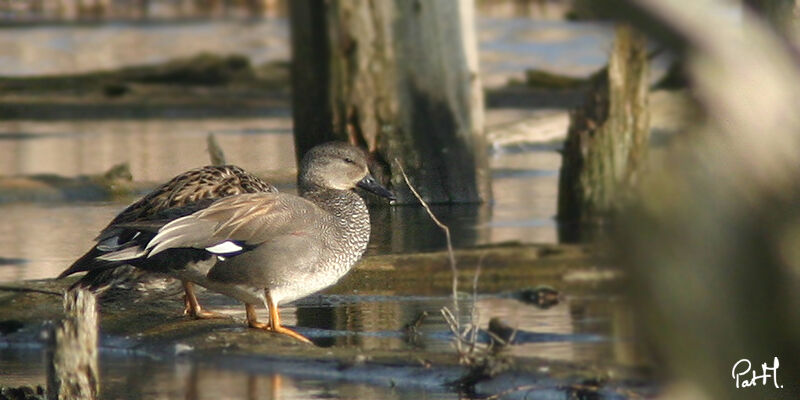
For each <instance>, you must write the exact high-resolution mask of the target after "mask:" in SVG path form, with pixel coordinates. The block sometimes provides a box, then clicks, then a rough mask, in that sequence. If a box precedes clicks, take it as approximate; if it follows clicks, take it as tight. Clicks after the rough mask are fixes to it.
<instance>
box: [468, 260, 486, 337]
mask: <svg viewBox="0 0 800 400" xmlns="http://www.w3.org/2000/svg"><path fill="white" fill-rule="evenodd" d="M485 257H486V253H483V254H481V257H480V258H479V259H478V265H477V266H475V276H473V277H472V312H471V313H470V314H471V318H470V320H471V321H470V324H471V325H472V331H471V332H472V335H470V338H469V346H470V352H474V351H475V344H476V343H477V342H478V328H479V327H480V326H481V324H480V318H479V316H478V307H477V306H476V303H477V302H478V277H480V276H481V265H483V259H484V258H485Z"/></svg>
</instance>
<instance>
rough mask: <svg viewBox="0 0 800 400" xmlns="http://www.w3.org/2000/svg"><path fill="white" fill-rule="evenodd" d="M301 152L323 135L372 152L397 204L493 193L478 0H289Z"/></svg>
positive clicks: (477, 198)
mask: <svg viewBox="0 0 800 400" xmlns="http://www.w3.org/2000/svg"><path fill="white" fill-rule="evenodd" d="M289 10H290V15H291V25H292V26H291V33H292V52H293V61H292V88H293V92H294V93H295V94H296V95H295V96H293V103H292V110H293V114H294V132H295V148H296V151H297V155H298V159H300V157H302V155H303V154H304V153H305V152H306V151H307V150H308V149H310V148H311V147H313V146H314V145H317V144H319V143H322V142H325V141H329V140H347V141H350V142H352V143H358V144H363V145H365V147H367V148H368V149H369V151H370V152H371V153H373V154H375V156H376V157H375V165H374V167H379V168H374V169H375V170H374V171H373V173H376V174H377V175H378V178H379V179H380V178H381V176H385V177H387V178H388V180H389V181H391V185H392V187H393V189H394V190H395V194H396V195H397V201H398V202H399V203H416V199H415V198H414V196H413V194H412V193H411V191H409V190H408V189H407V188H406V186H405V184H404V183H403V177H402V174H401V173H400V170H399V168H397V166H396V165H394V164H393V163H391V161H392V160H394V159H399V160H400V161H401V162H402V163H403V166H404V168H405V170H406V172H407V173H408V176H409V177H410V178H411V180H412V181H413V182H414V184H415V185H416V187H417V189H418V190H419V192H420V194H421V195H422V197H423V198H424V199H425V201H427V202H428V203H476V202H479V201H482V200H489V198H490V196H491V191H490V190H489V189H490V188H489V181H490V176H489V170H488V158H487V153H486V143H485V138H484V127H483V125H484V118H483V91H482V89H481V84H480V77H479V74H478V53H477V35H476V33H475V27H474V25H475V22H474V2H473V1H456V0H443V1H431V2H419V1H413V2H412V1H402V0H395V1H382V2H364V1H351V0H341V1H319V0H304V1H299V0H298V1H292V2H290V3H289Z"/></svg>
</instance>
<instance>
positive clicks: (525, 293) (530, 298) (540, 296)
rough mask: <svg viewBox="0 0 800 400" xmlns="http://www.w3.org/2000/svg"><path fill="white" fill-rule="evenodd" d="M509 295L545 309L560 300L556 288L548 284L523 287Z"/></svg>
mask: <svg viewBox="0 0 800 400" xmlns="http://www.w3.org/2000/svg"><path fill="white" fill-rule="evenodd" d="M511 297H513V298H515V299H517V300H519V301H521V302H523V303H526V304H532V305H534V306H536V307H539V308H542V309H547V308H550V307H552V306H554V305H556V304H558V303H559V302H560V301H561V297H560V294H559V292H558V290H556V289H554V288H552V287H550V286H536V287H533V288H525V289H522V290H519V291H516V292H514V293H512V294H511Z"/></svg>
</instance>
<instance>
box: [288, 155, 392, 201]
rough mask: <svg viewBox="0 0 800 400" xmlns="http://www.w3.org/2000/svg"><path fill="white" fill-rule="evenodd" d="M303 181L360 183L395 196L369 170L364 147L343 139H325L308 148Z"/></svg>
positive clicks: (341, 185) (337, 185) (338, 185)
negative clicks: (334, 140) (345, 141)
mask: <svg viewBox="0 0 800 400" xmlns="http://www.w3.org/2000/svg"><path fill="white" fill-rule="evenodd" d="M300 185H301V186H317V187H321V188H325V189H336V190H353V189H355V188H356V187H360V188H362V189H365V190H367V191H369V192H371V193H374V194H376V195H378V196H381V197H385V198H387V199H390V200H394V198H395V197H394V194H393V193H392V192H391V191H389V190H388V189H386V188H385V187H383V186H382V185H381V184H380V183H378V181H377V180H375V178H374V177H373V176H372V174H371V173H370V172H369V168H368V167H367V156H366V154H365V153H364V151H363V150H361V149H359V148H358V147H355V146H352V145H350V144H347V143H344V142H330V143H325V144H321V145H319V146H316V147H314V148H312V149H311V150H309V151H308V152H307V153H306V154H305V156H303V160H302V162H301V163H300Z"/></svg>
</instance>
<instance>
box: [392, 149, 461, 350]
mask: <svg viewBox="0 0 800 400" xmlns="http://www.w3.org/2000/svg"><path fill="white" fill-rule="evenodd" d="M394 161H395V163H397V166H398V167H399V168H400V174H402V175H403V180H405V182H406V185H408V188H409V189H410V190H411V193H413V194H414V197H416V198H417V200H419V202H420V204H422V207H423V208H425V211H426V212H427V213H428V216H429V217H430V218H431V219H432V220H433V222H434V223H435V224H436V226H438V227H439V228H441V229H442V230H443V231H444V236H445V239H446V240H447V255H448V257H449V260H450V271H451V272H452V274H453V283H452V288H453V311H454V313H451V312H450V310H447V313H449V314H450V316H451V317H453V318H452V321H453V324H451V326H450V329H451V330H453V328H455V330H454V333H456V335H457V336H459V340H457V341H456V346H457V349H458V352H459V354H461V352H462V348H461V341H462V340H461V339H462V338H461V337H460V335H461V334H460V331H461V324H460V323H459V320H458V317H457V316H458V315H459V309H458V267H457V266H456V256H455V252H454V251H453V241H452V240H451V238H450V228H449V227H448V226H447V225H445V224H443V223H442V221H440V220H439V218H436V215H435V214H434V213H433V211H431V208H430V206H428V203H427V202H426V201H425V200H424V199H423V198H422V196H420V194H419V193H418V192H417V190H416V189H415V188H414V185H412V184H411V181H410V180H409V179H408V175H406V171H405V169H403V164H401V163H400V160H398V159H396V158H395V159H394ZM446 309H447V308H445V309H443V310H442V314H443V315H445V310H446ZM446 319H447V315H445V320H446ZM448 323H450V322H449V321H448Z"/></svg>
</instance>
